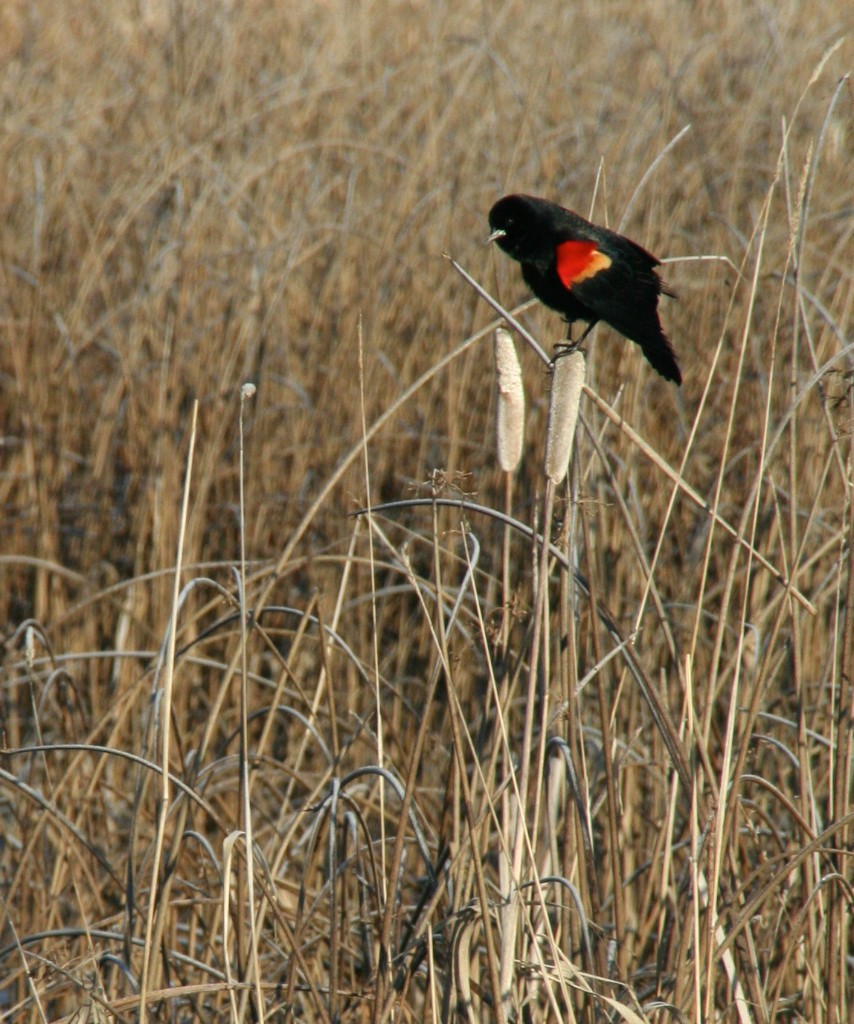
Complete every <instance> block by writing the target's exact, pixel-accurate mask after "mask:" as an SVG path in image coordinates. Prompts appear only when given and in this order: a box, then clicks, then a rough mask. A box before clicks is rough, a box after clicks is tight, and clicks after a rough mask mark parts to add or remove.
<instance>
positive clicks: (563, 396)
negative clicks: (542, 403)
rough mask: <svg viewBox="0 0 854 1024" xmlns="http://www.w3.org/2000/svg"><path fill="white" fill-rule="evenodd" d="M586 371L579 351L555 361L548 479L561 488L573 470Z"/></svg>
mask: <svg viewBox="0 0 854 1024" xmlns="http://www.w3.org/2000/svg"><path fill="white" fill-rule="evenodd" d="M584 370H585V363H584V353H583V352H580V351H579V350H578V349H576V350H575V351H574V352H570V353H568V354H567V355H563V356H558V358H557V359H556V360H555V366H554V373H553V374H552V392H551V398H550V400H549V433H548V438H547V440H546V476H547V477H548V478H549V480H551V482H552V483H553V484H559V483H560V482H561V481H562V480H563V478H564V477H565V476H566V471H567V469H568V468H569V459H570V456H571V455H572V439H573V438H574V437H575V424H576V421H577V420H578V403H579V401H580V400H581V388H582V386H583V385H584Z"/></svg>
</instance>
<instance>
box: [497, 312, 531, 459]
mask: <svg viewBox="0 0 854 1024" xmlns="http://www.w3.org/2000/svg"><path fill="white" fill-rule="evenodd" d="M495 371H496V376H497V378H498V424H497V426H498V464H499V465H500V466H501V468H502V469H503V470H504V472H505V473H512V472H513V470H514V469H515V468H516V467H517V466H518V465H519V460H520V459H521V458H522V444H523V442H524V440H525V391H524V388H523V387H522V368H521V367H520V366H519V358H518V356H517V355H516V346H515V345H514V344H513V338H512V337H511V336H510V333H509V331H506V330H504V328H503V327H497V328H496V330H495Z"/></svg>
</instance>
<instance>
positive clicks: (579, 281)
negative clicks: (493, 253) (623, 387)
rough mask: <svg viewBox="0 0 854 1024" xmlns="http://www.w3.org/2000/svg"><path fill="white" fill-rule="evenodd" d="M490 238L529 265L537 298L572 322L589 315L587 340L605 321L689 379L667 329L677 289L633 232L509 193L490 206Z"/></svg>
mask: <svg viewBox="0 0 854 1024" xmlns="http://www.w3.org/2000/svg"><path fill="white" fill-rule="evenodd" d="M489 226H490V227H491V228H492V234H491V235H490V236H489V241H490V242H497V243H498V245H499V246H500V247H501V248H502V249H503V250H504V252H506V253H507V255H508V256H512V257H513V259H514V260H518V261H519V263H521V264H522V277H524V278H525V281H526V282H527V283H528V285H529V287H530V288H531V290H532V291H533V293H534V294H535V295H536V296H537V298H538V299H539V300H540V301H541V302H544V303H545V304H546V305H547V306H551V308H552V309H556V310H558V312H560V313H563V315H564V319H565V320H566V322H567V323H568V324H569V325H570V327H571V326H572V324H573V322H574V321H576V320H586V321H587V322H588V324H589V326H588V328H587V330H586V331H585V332H584V334H583V335H582V336H581V338H579V340H578V342H575V343H574V344H580V342H581V341H583V340H584V339H585V338H586V337H587V335H588V334H589V333H590V331H591V330H593V328H594V326H595V325H596V324H597V323H598V321H600V320H604V322H605V323H606V324H610V326H611V327H613V328H614V330H616V331H619V332H620V334H623V335H625V336H626V337H627V338H629V339H630V340H631V341H635V342H637V344H638V345H640V347H641V349H642V351H643V354H644V355H645V356H646V358H647V359H648V360H649V362H650V363H651V364H652V365H653V366H654V367H655V369H656V370H658V372H659V373H660V374H661V376H662V377H664V378H666V379H667V380H673V381H676V383H677V384H681V383H682V374H681V373H680V372H679V364H678V363H677V362H676V353H675V352H674V351H673V347H672V346H671V344H670V342H669V341H668V340H667V335H666V334H665V333H664V331H663V330H662V329H661V321H660V320H659V319H658V297H659V295H661V294H662V292H663V293H664V294H665V295H671V296H672V295H673V292H671V291H669V290H668V289H667V288H666V287H665V286H664V284H663V282H662V280H661V278H660V277H659V276H658V274H657V273H656V271H655V268H656V267H657V266H659V265H660V261H659V260H657V259H656V258H655V256H653V255H652V253H649V252H647V251H646V249H644V248H642V247H641V246H639V245H638V244H637V242H633V241H632V240H631V239H629V238H624V237H623V236H622V235H618V234H617V233H616V231H609V230H608V229H607V228H600V227H597V226H596V225H595V224H591V223H590V221H587V220H585V219H584V218H583V217H579V216H578V214H577V213H573V212H572V210H565V209H564V208H563V207H562V206H558V205H557V204H555V203H549V202H547V201H546V200H545V199H535V198H534V197H533V196H505V197H504V198H503V199H499V200H498V202H497V203H496V204H495V206H493V207H492V209H491V210H490V211H489Z"/></svg>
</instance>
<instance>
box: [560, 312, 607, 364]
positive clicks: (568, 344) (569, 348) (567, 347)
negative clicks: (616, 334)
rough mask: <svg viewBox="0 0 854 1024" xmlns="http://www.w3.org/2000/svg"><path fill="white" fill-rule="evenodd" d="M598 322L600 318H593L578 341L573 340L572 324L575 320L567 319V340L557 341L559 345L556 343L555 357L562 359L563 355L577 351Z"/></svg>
mask: <svg viewBox="0 0 854 1024" xmlns="http://www.w3.org/2000/svg"><path fill="white" fill-rule="evenodd" d="M598 323H599V321H598V320H591V321H590V323H589V324H588V325H587V329H586V330H585V331H584V333H583V334H582V335H581V337H580V338H578V339H577V341H573V340H572V324H573V321H571V320H570V321H567V324H566V340H565V341H559V342H558V343H557V345H555V356H554V357H555V359H560V358H561V356H568V355H569V353H570V352H575V351H576V350H577V349H578V348H580V347H581V343H582V342H583V341H584V340H585V338H586V337H587V335H588V334H589V333H590V332H591V331H592V330H593V328H594V327H595V326H596V324H598ZM553 361H554V360H553Z"/></svg>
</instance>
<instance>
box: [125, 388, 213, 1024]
mask: <svg viewBox="0 0 854 1024" xmlns="http://www.w3.org/2000/svg"><path fill="white" fill-rule="evenodd" d="M198 414H199V402H198V399H196V400H195V401H194V402H193V415H192V419H191V421H190V442H189V447H188V450H187V468H186V472H185V475H184V494H183V498H182V500H181V518H180V521H179V526H178V540H177V545H176V552H175V578H174V582H173V586H172V609H171V615H170V620H169V638H168V640H167V645H166V665H165V669H164V676H163V697H162V700H161V706H160V715H161V719H160V720H161V727H160V728H161V751H160V787H159V790H160V792H159V803H158V807H157V833H156V836H155V841H154V853H153V856H152V863H151V893H150V896H149V903H148V914H147V917H146V921H145V945H144V947H143V955H142V971H141V974H140V988H139V1021H140V1024H146V1021H147V1019H148V990H149V988H150V987H151V988H154V987H156V986H155V985H153V984H152V982H153V981H154V979H153V978H152V977H151V975H150V971H151V969H152V968H151V954H152V951H153V950H152V944H153V941H154V917H155V907H156V906H157V904H158V896H160V897H161V898H165V894H164V893H161V892H160V865H161V862H162V858H163V845H164V842H165V835H166V815H167V814H168V812H169V797H170V786H169V754H170V747H171V738H172V685H173V680H174V673H175V644H176V634H177V632H178V604H179V596H180V593H181V573H182V570H183V558H184V540H185V537H186V534H187V515H188V511H189V504H190V482H191V480H192V473H193V454H194V452H195V447H196V423H197V420H198Z"/></svg>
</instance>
